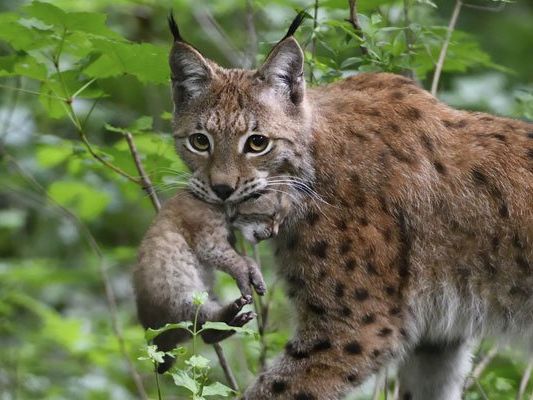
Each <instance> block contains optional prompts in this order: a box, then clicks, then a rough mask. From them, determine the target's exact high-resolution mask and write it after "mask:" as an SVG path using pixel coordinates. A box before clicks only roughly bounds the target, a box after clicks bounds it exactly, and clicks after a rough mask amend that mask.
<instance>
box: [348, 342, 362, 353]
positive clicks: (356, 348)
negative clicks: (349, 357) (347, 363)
mask: <svg viewBox="0 0 533 400" xmlns="http://www.w3.org/2000/svg"><path fill="white" fill-rule="evenodd" d="M344 351H345V352H346V353H348V354H361V353H362V352H363V348H362V347H361V345H360V344H359V342H358V341H356V340H354V341H353V342H350V343H347V344H346V345H344Z"/></svg>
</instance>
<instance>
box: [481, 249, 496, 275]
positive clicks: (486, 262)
mask: <svg viewBox="0 0 533 400" xmlns="http://www.w3.org/2000/svg"><path fill="white" fill-rule="evenodd" d="M481 258H482V260H483V267H484V268H485V269H486V270H487V272H488V273H489V274H490V275H496V273H497V272H498V270H497V269H496V267H495V266H494V263H493V262H492V260H491V259H490V257H489V256H488V255H487V254H483V255H482V256H481Z"/></svg>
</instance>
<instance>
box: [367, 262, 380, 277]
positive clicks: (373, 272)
mask: <svg viewBox="0 0 533 400" xmlns="http://www.w3.org/2000/svg"><path fill="white" fill-rule="evenodd" d="M366 272H368V273H369V274H370V275H379V273H378V270H377V269H376V266H375V265H374V263H373V262H371V261H369V262H367V263H366Z"/></svg>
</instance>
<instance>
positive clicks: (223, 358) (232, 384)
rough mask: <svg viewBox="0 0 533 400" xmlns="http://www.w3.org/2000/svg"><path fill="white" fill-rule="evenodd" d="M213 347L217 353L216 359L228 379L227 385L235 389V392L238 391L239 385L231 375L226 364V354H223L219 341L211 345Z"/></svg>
mask: <svg viewBox="0 0 533 400" xmlns="http://www.w3.org/2000/svg"><path fill="white" fill-rule="evenodd" d="M213 348H214V349H215V352H216V353H217V357H218V361H219V362H220V365H221V366H222V370H223V371H224V375H226V379H227V381H228V384H229V387H230V388H232V389H233V390H235V391H236V392H238V391H239V385H238V384H237V380H236V379H235V375H233V371H232V370H231V368H230V366H229V364H228V361H227V360H226V356H224V351H223V350H222V346H221V345H220V343H215V344H214V345H213Z"/></svg>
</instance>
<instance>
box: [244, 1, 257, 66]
mask: <svg viewBox="0 0 533 400" xmlns="http://www.w3.org/2000/svg"><path fill="white" fill-rule="evenodd" d="M245 25H246V34H247V40H248V46H247V51H246V59H247V65H246V66H247V67H248V68H255V67H256V64H257V62H256V61H257V51H258V45H257V43H258V42H257V31H256V29H255V22H254V7H253V0H246V17H245Z"/></svg>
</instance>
